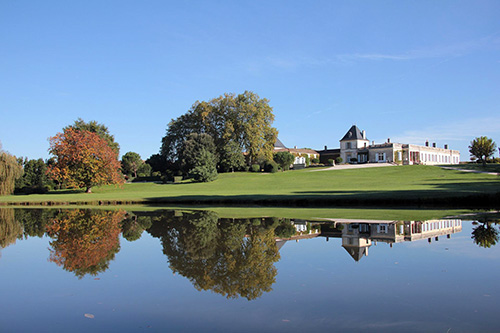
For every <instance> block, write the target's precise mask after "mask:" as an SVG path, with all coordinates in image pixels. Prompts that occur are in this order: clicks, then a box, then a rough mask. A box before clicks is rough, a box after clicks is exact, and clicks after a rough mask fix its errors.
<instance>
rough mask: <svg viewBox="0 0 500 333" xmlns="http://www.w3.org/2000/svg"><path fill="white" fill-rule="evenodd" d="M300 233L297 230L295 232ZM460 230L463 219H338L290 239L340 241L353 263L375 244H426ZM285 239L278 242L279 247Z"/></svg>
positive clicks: (366, 254)
mask: <svg viewBox="0 0 500 333" xmlns="http://www.w3.org/2000/svg"><path fill="white" fill-rule="evenodd" d="M295 227H296V228H297V227H298V225H297V224H296V223H295ZM298 231H299V230H298V229H297V232H298ZM461 231H462V220H458V219H456V220H429V221H399V222H397V221H368V220H366V221H360V220H341V221H335V222H333V223H331V224H327V223H321V233H318V234H312V235H311V234H307V233H306V234H304V235H296V236H293V237H291V240H299V239H301V238H311V236H312V237H317V236H322V237H326V240H327V241H328V239H329V238H330V237H333V238H341V239H342V247H343V248H344V249H345V250H346V251H347V252H348V253H349V255H350V256H351V257H352V258H353V259H354V260H355V261H359V260H361V258H362V257H363V256H368V248H369V247H370V246H372V244H374V245H376V244H377V242H382V243H387V244H390V246H391V247H392V244H393V243H402V242H412V241H416V240H421V239H427V240H428V242H429V243H430V242H432V239H433V238H434V241H439V236H446V237H447V238H450V237H451V234H454V233H458V232H461ZM285 242H286V241H285V240H279V248H281V247H282V246H283V245H284V243H285Z"/></svg>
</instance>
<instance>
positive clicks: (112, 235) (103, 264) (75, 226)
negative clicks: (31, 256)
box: [47, 209, 126, 278]
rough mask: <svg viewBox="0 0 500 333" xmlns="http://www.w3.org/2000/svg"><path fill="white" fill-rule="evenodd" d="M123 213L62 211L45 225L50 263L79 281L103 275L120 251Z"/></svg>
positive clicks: (79, 210) (121, 211) (83, 210)
mask: <svg viewBox="0 0 500 333" xmlns="http://www.w3.org/2000/svg"><path fill="white" fill-rule="evenodd" d="M125 215H126V213H125V211H123V210H118V211H99V210H89V209H74V210H67V211H63V212H62V213H61V214H60V215H59V216H57V218H55V219H54V220H52V222H51V223H50V224H49V225H47V234H48V235H49V237H51V238H52V241H51V242H50V246H51V249H50V258H49V260H50V261H51V262H54V263H56V264H57V265H58V266H62V267H63V268H64V269H65V270H67V271H69V272H72V273H74V274H75V275H76V276H78V277H79V278H82V277H83V276H85V275H86V274H90V275H97V274H99V273H101V272H104V271H105V270H106V269H107V268H108V266H109V263H110V261H111V260H113V259H114V257H115V254H116V253H117V252H118V251H119V250H120V239H119V235H120V232H121V222H122V220H123V219H124V218H125Z"/></svg>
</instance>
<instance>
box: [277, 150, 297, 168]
mask: <svg viewBox="0 0 500 333" xmlns="http://www.w3.org/2000/svg"><path fill="white" fill-rule="evenodd" d="M273 159H274V161H275V162H276V163H278V165H279V166H280V167H281V170H283V171H284V170H288V169H289V168H290V164H292V163H293V161H295V156H293V154H291V153H290V152H287V151H280V152H277V153H275V154H274V156H273Z"/></svg>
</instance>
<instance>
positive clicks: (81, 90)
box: [0, 0, 500, 160]
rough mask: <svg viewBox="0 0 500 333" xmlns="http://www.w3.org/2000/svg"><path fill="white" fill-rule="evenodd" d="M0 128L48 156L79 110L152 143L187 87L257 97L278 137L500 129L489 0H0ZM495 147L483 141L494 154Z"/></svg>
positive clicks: (464, 133) (493, 12)
mask: <svg viewBox="0 0 500 333" xmlns="http://www.w3.org/2000/svg"><path fill="white" fill-rule="evenodd" d="M0 45H1V46H0V142H1V143H2V145H3V149H4V150H6V151H9V152H10V153H12V154H14V155H17V156H27V157H29V158H39V157H42V158H47V157H49V155H48V152H47V150H48V148H49V144H48V140H47V139H48V138H49V137H50V136H53V135H55V134H56V133H57V132H60V131H62V128H63V127H65V126H67V125H69V124H71V123H73V122H74V121H75V120H76V119H77V118H79V117H81V118H83V119H84V120H86V121H90V120H96V121H98V122H100V123H103V124H105V125H106V126H108V128H109V130H110V132H111V134H113V135H114V136H115V140H116V141H117V142H118V143H119V144H120V146H121V154H124V153H126V152H128V151H135V152H138V153H139V154H140V155H141V156H142V157H143V158H144V159H146V158H147V157H149V156H150V155H151V154H154V153H157V152H158V150H159V147H160V143H161V138H162V137H163V136H164V134H165V130H166V127H167V124H168V122H169V121H170V120H171V119H173V118H176V117H178V116H180V115H181V114H183V113H185V112H186V111H188V110H189V108H190V107H191V105H192V104H193V103H194V102H195V101H197V100H200V101H201V100H209V99H211V98H214V97H217V96H219V95H221V94H223V93H225V92H234V93H241V92H243V91H245V90H250V91H253V92H255V93H257V94H258V95H259V96H260V97H264V98H267V99H269V100H270V105H271V106H272V107H273V110H274V114H275V117H276V118H275V122H274V125H275V127H276V128H277V129H278V130H279V137H280V139H281V141H283V143H284V144H285V145H287V146H289V147H292V146H295V145H296V146H298V147H311V148H314V149H322V148H323V147H324V146H325V145H327V146H328V147H331V148H333V147H338V146H339V139H341V138H342V136H343V135H344V134H345V132H346V131H347V130H348V129H349V128H350V126H351V125H352V124H356V125H358V127H360V128H361V129H364V130H366V133H367V137H368V139H369V140H373V141H375V142H383V141H385V140H387V138H391V140H392V141H393V142H394V141H398V142H402V143H414V144H423V143H424V142H425V140H429V141H430V142H436V143H437V145H438V146H441V147H442V146H443V145H444V144H449V145H450V148H452V149H458V150H460V151H461V153H462V160H468V158H469V153H468V149H467V146H468V145H469V143H470V141H471V140H472V139H473V138H474V137H476V136H480V135H486V136H489V137H491V138H493V139H494V140H495V141H496V142H497V143H498V144H500V115H499V112H498V111H499V109H500V2H499V1H497V0H494V1H481V0H475V1H455V0H454V1H124V0H121V1H79V2H77V1H2V2H1V3H0ZM495 156H498V153H496V154H495Z"/></svg>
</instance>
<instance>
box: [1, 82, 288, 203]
mask: <svg viewBox="0 0 500 333" xmlns="http://www.w3.org/2000/svg"><path fill="white" fill-rule="evenodd" d="M273 121H274V114H273V112H272V107H271V106H270V105H269V100H267V99H265V98H260V97H259V96H258V95H257V94H255V93H253V92H249V91H245V92H244V93H242V94H239V95H236V94H224V95H222V96H219V97H217V98H214V99H211V100H209V101H207V102H205V101H202V102H199V101H197V102H195V103H194V104H193V106H192V107H191V108H190V109H189V110H188V112H186V113H185V114H183V115H181V116H180V117H178V118H177V119H173V120H172V121H170V123H169V124H168V125H167V130H166V134H165V136H164V137H163V138H162V140H161V148H160V151H159V153H158V154H153V155H152V156H150V157H149V158H148V159H146V160H143V159H142V158H141V156H140V155H139V154H138V153H136V152H127V153H126V154H124V155H123V156H122V158H121V160H119V151H120V146H119V144H118V143H117V142H115V139H114V137H113V135H111V134H110V132H109V130H108V128H107V127H106V126H105V125H104V124H100V123H98V122H96V121H90V122H85V121H84V120H83V119H78V120H76V121H75V122H74V124H72V125H69V126H66V127H64V128H63V130H62V132H60V133H57V134H56V135H54V136H53V137H50V138H49V144H50V148H49V153H50V155H51V157H50V158H49V159H48V160H46V161H44V160H42V159H37V160H29V159H27V158H17V159H16V158H15V157H14V156H11V155H10V154H8V153H7V152H4V151H0V180H1V186H0V195H5V194H11V193H13V192H14V191H15V192H16V193H25V194H30V193H45V192H47V191H50V190H53V189H63V188H78V189H80V188H81V189H85V190H86V192H91V191H92V188H93V187H94V186H99V185H105V184H121V183H123V182H124V181H126V180H130V179H134V178H137V177H154V178H155V179H156V180H158V179H162V180H163V181H164V182H167V181H169V180H173V179H174V177H182V178H184V179H193V180H195V181H203V182H206V181H212V180H215V179H216V178H217V175H218V173H220V172H234V171H248V170H250V169H251V166H257V168H258V169H259V171H260V170H264V169H266V170H267V169H269V165H271V169H272V170H271V171H274V169H275V166H277V164H276V163H275V162H274V161H273V148H274V143H275V142H276V138H277V135H278V131H277V130H276V128H274V127H272V123H273ZM277 160H278V162H279V163H281V164H283V163H282V162H283V161H282V156H280V157H278V159H277ZM287 163H291V162H290V161H288V162H287Z"/></svg>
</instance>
